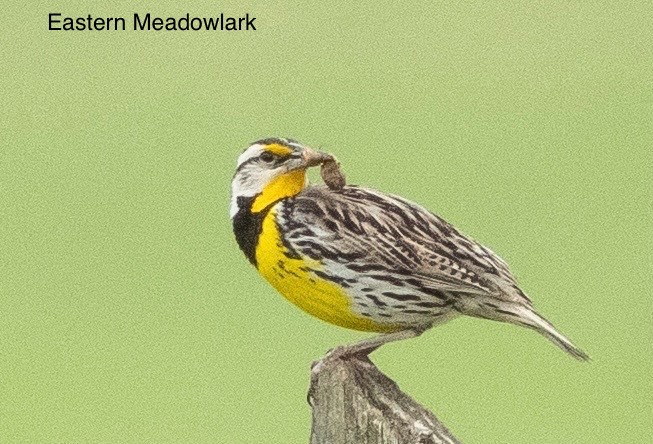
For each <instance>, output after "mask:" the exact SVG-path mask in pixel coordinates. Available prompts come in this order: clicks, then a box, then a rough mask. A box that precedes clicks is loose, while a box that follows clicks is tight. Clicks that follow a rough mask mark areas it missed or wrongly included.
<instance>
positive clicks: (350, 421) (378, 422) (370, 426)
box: [309, 358, 459, 444]
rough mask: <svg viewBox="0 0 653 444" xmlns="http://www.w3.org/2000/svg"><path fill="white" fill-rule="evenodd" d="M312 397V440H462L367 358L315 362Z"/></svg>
mask: <svg viewBox="0 0 653 444" xmlns="http://www.w3.org/2000/svg"><path fill="white" fill-rule="evenodd" d="M316 370H317V371H316ZM309 403H310V404H311V406H312V408H313V425H312V429H311V442H310V443H311V444H391V443H392V444H440V443H446V444H452V443H458V442H459V441H458V440H457V439H456V438H455V437H454V436H453V435H452V434H451V433H450V432H449V431H448V430H447V429H446V427H445V426H444V425H443V424H442V423H441V422H440V421H438V419H437V418H436V417H435V416H434V415H433V413H431V412H429V411H428V410H426V409H425V408H424V407H422V406H421V405H419V404H418V403H417V402H415V401H414V400H413V399H412V398H410V397H409V396H408V395H406V394H405V393H404V392H402V391H401V390H399V387H398V386H397V384H396V383H395V382H394V381H392V380H391V379H390V378H388V377H387V376H385V375H384V374H383V373H381V372H380V371H379V369H378V368H377V367H376V366H375V365H374V364H373V363H372V362H371V361H369V360H368V359H366V358H350V359H346V360H345V359H335V360H325V361H324V362H322V363H321V364H319V365H318V366H316V368H314V371H313V373H312V375H311V387H310V389H309Z"/></svg>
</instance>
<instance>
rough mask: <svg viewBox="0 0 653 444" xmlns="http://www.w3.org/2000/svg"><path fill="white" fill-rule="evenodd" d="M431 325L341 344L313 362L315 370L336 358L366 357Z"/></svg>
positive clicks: (413, 335)
mask: <svg viewBox="0 0 653 444" xmlns="http://www.w3.org/2000/svg"><path fill="white" fill-rule="evenodd" d="M428 328H429V327H428V326H427V327H421V328H409V329H406V330H399V331H396V332H393V333H385V334H382V335H378V336H375V337H373V338H369V339H364V340H362V341H360V342H356V343H354V344H349V345H341V346H340V347H336V348H334V349H332V350H329V352H328V353H327V354H326V356H325V357H324V358H322V359H320V360H319V361H317V362H314V363H313V367H312V368H313V371H314V372H319V370H320V367H321V366H322V365H323V364H324V363H325V362H327V361H333V360H336V359H347V358H349V357H354V356H355V357H360V358H365V357H367V355H369V354H370V353H372V352H373V351H374V350H376V349H377V348H379V347H381V346H382V345H383V344H387V343H388V342H394V341H401V340H402V339H410V338H415V337H417V336H419V335H421V334H422V333H424V332H425V331H426V330H427V329H428Z"/></svg>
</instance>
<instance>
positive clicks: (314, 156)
mask: <svg viewBox="0 0 653 444" xmlns="http://www.w3.org/2000/svg"><path fill="white" fill-rule="evenodd" d="M331 159H333V157H332V156H330V155H329V154H325V153H322V152H319V151H315V150H313V149H311V148H309V147H307V146H304V145H302V144H300V143H299V142H297V141H294V140H292V139H281V138H270V139H262V140H259V141H257V142H254V143H253V144H251V145H250V146H249V147H248V148H247V149H246V150H245V151H244V152H243V153H242V154H241V155H240V156H239V157H238V166H237V167H236V174H235V175H234V178H233V181H232V182H231V211H230V213H231V217H232V218H233V217H234V216H235V215H236V214H237V213H238V210H239V209H240V208H241V207H242V206H243V205H247V206H249V207H250V208H249V209H250V211H252V212H254V213H256V212H260V211H262V210H264V209H265V208H267V207H268V206H269V205H270V204H272V203H274V202H276V201H278V200H280V199H283V198H285V197H291V196H294V195H296V194H297V193H299V192H300V191H301V190H303V189H304V187H305V186H306V170H307V169H308V168H309V167H312V166H317V165H320V164H322V163H323V162H325V161H327V160H331Z"/></svg>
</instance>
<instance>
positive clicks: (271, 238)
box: [230, 137, 589, 361]
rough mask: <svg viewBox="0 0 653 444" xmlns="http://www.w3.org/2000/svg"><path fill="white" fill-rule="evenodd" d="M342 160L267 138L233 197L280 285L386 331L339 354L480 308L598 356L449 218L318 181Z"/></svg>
mask: <svg viewBox="0 0 653 444" xmlns="http://www.w3.org/2000/svg"><path fill="white" fill-rule="evenodd" d="M334 161H335V157H334V156H332V155H331V154H328V153H325V152H322V151H318V150H315V149H313V148H311V147H309V146H308V145H304V144H302V143H300V142H298V141H296V140H294V139H290V138H281V137H269V138H265V139H261V140H258V141H256V142H254V143H252V144H250V145H249V146H248V147H247V148H246V149H245V150H244V151H243V152H242V154H240V156H239V157H238V161H237V166H236V171H235V174H234V176H233V179H232V183H231V202H230V216H231V222H232V226H233V231H234V235H235V238H236V242H237V243H238V246H239V247H240V249H241V250H242V252H243V253H244V255H245V256H246V258H247V259H248V260H249V262H250V263H251V264H252V265H254V266H255V267H256V269H257V270H258V272H259V273H260V274H261V275H262V276H263V277H264V278H265V279H266V280H267V281H268V282H269V283H270V284H272V286H273V287H274V288H275V289H276V290H277V291H278V292H279V293H281V294H282V295H283V296H284V297H285V298H287V299H288V300H289V301H290V302H292V303H293V304H295V305H297V306H298V307H299V308H300V309H302V310H304V311H305V312H307V313H309V314H311V315H313V316H315V317H317V318H319V319H321V320H323V321H326V322H328V323H331V324H335V325H338V326H341V327H345V328H349V329H354V330H359V331H366V332H376V333H379V335H377V336H375V337H371V338H367V339H364V340H362V341H359V342H356V343H354V344H349V345H345V346H341V347H337V348H336V349H334V350H332V352H333V353H335V354H337V356H339V357H344V356H350V355H367V354H368V353H370V352H372V351H374V350H376V349H377V348H378V347H380V346H381V345H384V344H387V343H389V342H393V341H398V340H402V339H408V338H413V337H416V336H419V335H421V334H422V333H423V332H424V331H426V330H428V329H430V328H432V327H434V326H437V325H440V324H443V323H445V322H447V321H449V320H451V319H453V318H456V317H459V316H472V317H476V318H483V319H489V320H494V321H500V322H506V323H509V324H514V325H518V326H523V327H527V328H529V329H532V330H535V331H536V332H538V333H540V334H542V335H543V336H544V337H546V338H547V339H549V340H550V341H551V342H553V343H554V344H555V345H557V346H558V347H560V348H561V349H562V350H564V351H565V352H567V353H568V354H570V355H571V356H573V357H574V358H576V359H578V360H581V361H586V360H589V356H588V355H587V354H586V353H585V352H584V351H582V350H581V349H580V348H578V347H577V346H576V345H574V344H573V343H572V342H571V341H570V340H569V339H567V337H565V336H564V335H563V334H562V333H560V332H559V331H558V330H556V328H555V327H554V326H553V325H552V324H551V323H550V322H549V321H548V320H546V319H545V318H544V317H543V316H541V315H540V314H538V313H537V312H536V310H535V308H534V307H533V303H532V301H531V300H530V299H529V297H528V296H527V295H526V294H525V293H524V292H523V291H522V290H521V289H520V288H519V286H518V284H517V281H516V279H515V277H514V276H513V274H512V273H511V272H510V270H509V268H508V265H507V263H506V262H505V261H504V260H503V259H501V258H500V257H499V256H498V255H497V254H495V253H494V252H493V251H491V250H490V249H489V248H487V247H485V246H483V245H481V244H480V243H478V242H476V241H475V240H473V239H472V238H470V237H468V236H466V235H464V234H462V233H461V232H460V231H459V230H457V229H456V228H454V227H453V226H452V225H451V224H449V223H448V222H446V221H445V220H444V219H442V218H441V217H439V216H437V215H435V214H434V213H432V212H430V211H428V210H427V209H426V208H424V207H423V206H421V205H419V204H417V203H414V202H411V201H409V200H407V199H404V198H402V197H399V196H396V195H392V194H386V193H383V192H380V191H376V190H374V189H371V188H366V187H362V186H357V185H350V184H346V185H344V186H339V187H332V186H328V185H321V184H318V185H311V184H309V183H308V180H307V176H306V174H307V170H308V169H309V168H311V167H316V166H319V165H324V164H326V163H331V164H333V162H334Z"/></svg>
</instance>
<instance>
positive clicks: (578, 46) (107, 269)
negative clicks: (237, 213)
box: [0, 1, 653, 443]
mask: <svg viewBox="0 0 653 444" xmlns="http://www.w3.org/2000/svg"><path fill="white" fill-rule="evenodd" d="M112 3H113V4H112V5H111V6H107V5H106V4H104V3H103V4H95V2H81V1H78V2H74V1H59V2H48V5H45V4H41V5H33V4H29V2H11V3H10V4H9V5H5V6H4V11H3V17H2V20H1V31H0V33H1V34H0V35H1V39H2V40H1V41H0V43H1V44H0V70H1V76H0V83H1V85H2V87H1V89H0V100H1V102H2V107H1V110H0V130H1V131H0V147H1V150H0V441H1V442H82V441H86V442H224V443H301V442H306V441H307V439H308V434H309V425H310V411H309V407H308V406H307V404H306V401H305V392H306V388H307V384H308V377H309V372H308V369H309V364H310V362H311V361H312V360H313V359H316V358H318V357H319V356H321V355H322V354H323V353H324V352H325V351H326V350H327V349H329V348H331V347H333V346H335V345H337V344H342V343H345V342H350V341H355V340H358V339H360V338H362V337H365V335H364V334H362V333H357V332H353V331H346V330H343V329H340V328H338V327H333V326H330V325H327V324H324V323H322V322H320V321H318V320H316V319H313V318H311V317H309V316H308V315H305V314H303V313H302V312H300V311H299V310H297V309H296V308H294V307H293V306H291V305H290V304H289V303H287V302H286V301H285V300H284V299H282V298H281V297H280V296H279V295H278V294H276V293H275V291H274V290H273V289H272V288H271V287H270V286H268V284H266V283H265V282H264V281H263V280H262V279H261V278H260V277H259V276H258V275H257V273H256V271H255V270H254V269H253V268H252V267H251V266H250V265H249V263H248V262H247V261H246V260H245V258H244V256H243V255H242V254H241V252H240V251H239V250H238V248H237V246H236V243H235V241H234V239H233V236H232V233H231V227H230V221H229V218H228V203H229V186H230V181H231V176H232V174H233V170H234V166H235V160H236V157H237V155H238V154H239V153H240V152H241V150H242V149H244V148H245V147H246V146H247V144H248V143H249V142H251V141H254V140H256V139H258V138H260V137H264V136H288V137H294V138H297V139H299V140H301V141H303V142H306V143H308V144H311V145H314V146H317V147H320V148H322V149H325V150H327V151H330V152H333V153H334V154H336V155H337V156H338V157H339V159H340V160H341V161H342V164H343V166H344V169H345V170H346V173H347V175H348V178H349V180H350V182H352V183H359V184H365V185H368V186H371V187H375V188H378V189H382V190H384V191H388V192H393V193H397V194H400V195H403V196H405V197H407V198H409V199H412V200H414V201H417V202H420V203H422V204H423V205H425V206H427V207H428V208H430V209H431V210H433V211H434V212H436V213H438V214H440V215H442V216H443V217H445V218H446V219H447V220H449V221H450V222H452V223H454V224H455V225H456V226H458V227H459V228H460V229H461V230H462V231H463V232H465V233H468V234H470V235H472V236H473V237H475V238H476V239H478V240H480V241H481V242H483V243H485V244H486V245H488V246H490V247H491V248H493V249H494V250H495V251H497V252H498V253H499V254H500V255H501V256H503V257H504V258H505V259H506V260H507V261H508V262H509V263H510V264H511V267H512V269H513V271H514V272H515V274H516V276H517V277H518V279H519V280H520V282H521V284H522V286H523V288H524V289H525V291H526V292H528V293H529V294H530V295H531V297H532V298H533V300H534V301H535V304H536V307H538V308H539V309H540V311H541V312H542V313H543V314H545V315H546V316H547V317H549V318H550V319H551V320H552V321H553V322H554V324H555V325H556V326H557V327H558V328H560V330H561V331H563V332H564V333H566V334H568V335H569V336H570V337H571V338H572V339H573V340H574V341H575V342H576V343H577V344H578V345H580V346H581V347H583V348H584V349H585V350H586V351H587V352H588V353H589V354H590V355H591V356H592V357H593V361H592V362H591V363H589V364H583V363H579V362H576V361H574V360H573V359H571V358H569V357H568V356H565V355H564V354H563V353H562V352H560V351H559V350H558V349H557V348H555V347H553V346H552V345H551V344H550V343H548V342H547V341H546V340H545V339H543V338H542V337H540V336H538V335H536V334H535V333H533V332H530V331H528V330H525V329H520V328H517V327H514V326H508V325H503V324H498V323H492V322H488V321H483V320H476V319H460V320H456V321H452V322H451V323H449V324H447V325H444V326H442V327H439V328H436V329H434V330H432V331H430V332H428V333H427V334H425V335H424V336H423V337H421V338H419V339H415V340H411V341H407V342H404V343H398V344H394V345H389V346H386V347H384V348H383V349H381V350H380V351H378V352H376V353H375V354H374V355H373V358H374V360H375V362H376V363H377V364H378V366H379V367H380V368H381V369H382V370H383V371H384V372H386V373H387V374H388V375H389V376H391V377H392V378H393V379H395V380H396V381H397V382H398V383H399V385H400V386H401V387H402V388H403V389H404V390H405V391H407V392H408V393H409V394H411V395H412V396H414V397H415V398H416V399H418V400H419V401H420V402H421V403H423V404H424V405H426V406H428V407H429V408H431V409H432V410H433V411H434V412H435V413H436V414H437V415H438V417H439V418H441V419H442V420H443V421H444V422H445V424H447V425H448V426H449V427H450V428H451V430H452V431H453V432H454V433H455V434H456V435H457V436H458V437H459V438H461V439H462V440H463V441H464V442H468V443H472V442H476V443H480V442H493V443H494V442H497V443H498V442H501V443H524V442H529V443H556V442H574V443H596V442H622V443H640V442H648V440H650V437H651V435H652V434H653V425H652V419H651V418H652V415H653V406H652V403H653V400H652V398H653V395H652V388H653V387H652V382H651V374H652V373H653V368H652V367H653V366H652V362H653V350H652V339H653V331H652V330H653V328H652V318H653V316H652V308H653V307H652V303H651V285H652V284H653V282H652V280H651V272H652V267H651V265H652V256H651V251H652V248H653V245H652V244H653V242H652V237H653V236H652V233H653V229H652V228H653V227H652V220H653V211H652V208H651V202H652V200H653V196H652V192H651V184H652V180H653V178H652V174H651V173H652V168H651V164H652V158H651V150H652V146H653V143H652V139H653V137H652V124H651V122H652V117H653V114H652V101H651V86H652V82H651V75H650V73H651V67H652V66H653V58H652V57H651V55H652V54H651V47H652V45H651V41H652V39H651V37H652V35H651V31H650V23H651V12H652V11H651V8H650V7H648V6H636V3H635V2H603V3H593V2H569V1H551V2H537V3H536V2H531V1H522V2H501V1H496V2H474V4H463V3H467V2H458V1H450V2H432V1H417V2H412V4H411V5H408V4H405V5H403V4H402V2H393V1H383V2H356V4H350V3H354V2H342V3H341V4H340V5H335V4H333V3H331V4H330V5H327V4H321V5H318V4H315V5H312V6H306V5H305V4H304V2H260V4H257V3H248V2H235V1H229V2H217V3H216V2H209V1H196V2H192V4H191V2H181V1H179V2H169V1H168V2H141V1H138V2H137V1H131V2H127V1H116V2H112ZM644 4H645V2H642V4H641V5H644ZM55 11H60V12H62V13H64V14H65V15H86V14H88V13H92V14H94V15H97V16H102V15H113V16H115V15H118V16H126V17H131V14H132V13H133V12H134V11H137V12H147V11H151V12H153V13H158V14H161V15H179V16H180V15H182V14H184V13H185V12H190V13H191V14H194V15H199V16H202V15H207V14H208V15H211V14H214V13H219V12H220V11H224V12H225V13H232V14H241V13H245V12H249V13H250V14H251V15H254V16H256V17H257V21H256V24H257V25H258V28H259V30H258V31H256V32H250V33H211V32H194V33H193V32H187V33H155V32H149V33H148V32H135V31H125V32H117V33H116V32H113V33H112V32H69V33H64V32H48V31H47V30H46V28H47V13H48V12H55ZM129 23H130V21H128V24H129ZM314 177H317V175H315V174H314Z"/></svg>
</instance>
